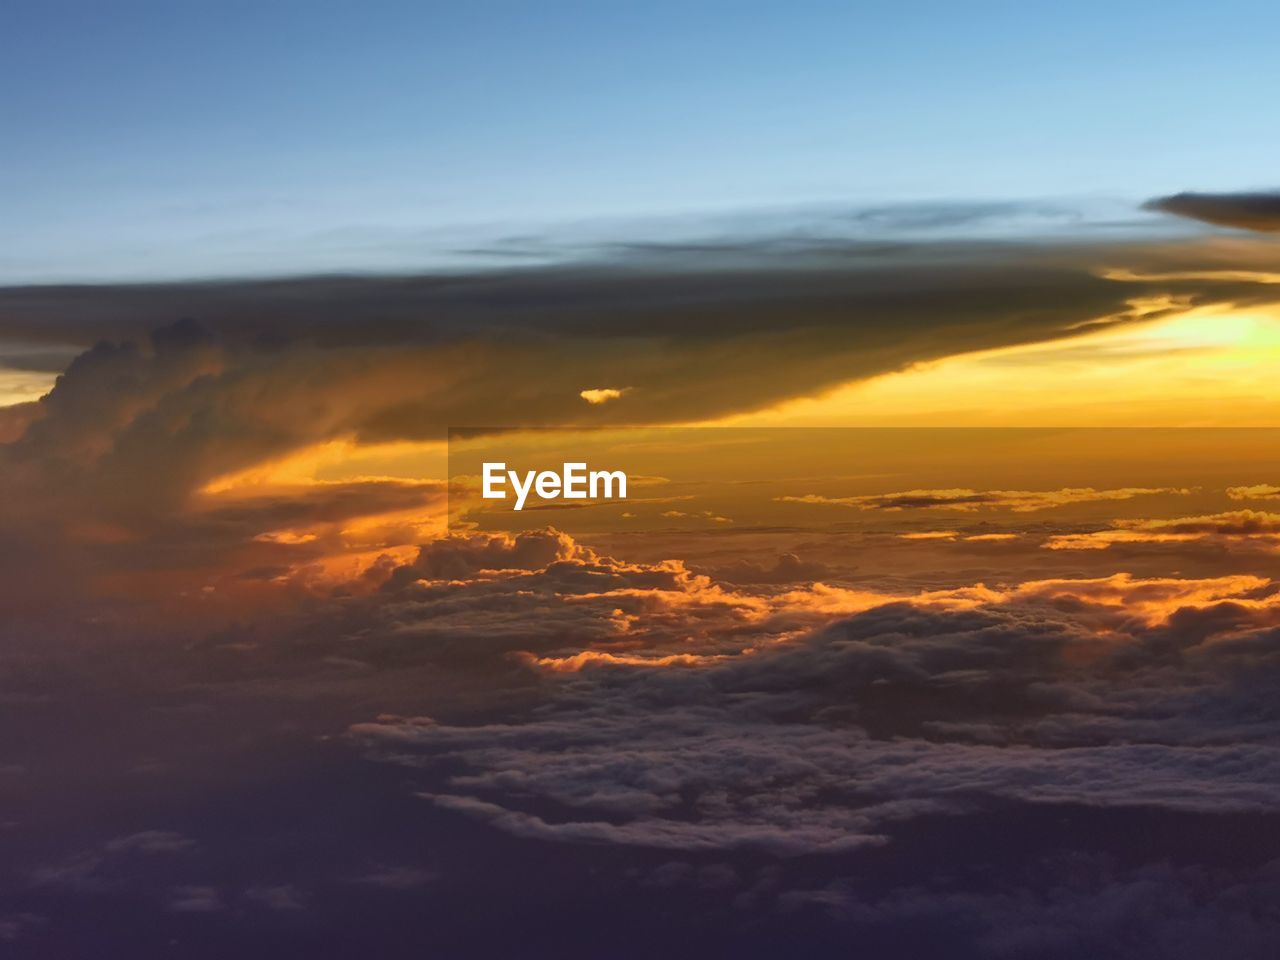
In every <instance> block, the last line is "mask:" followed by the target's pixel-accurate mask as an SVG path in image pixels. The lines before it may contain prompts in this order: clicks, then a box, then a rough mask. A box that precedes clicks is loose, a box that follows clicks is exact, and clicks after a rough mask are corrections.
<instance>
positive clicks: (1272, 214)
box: [1143, 192, 1280, 232]
mask: <svg viewBox="0 0 1280 960" xmlns="http://www.w3.org/2000/svg"><path fill="white" fill-rule="evenodd" d="M1143 206H1144V207H1145V208H1146V209H1148V210H1159V211H1161V212H1163V213H1171V214H1173V215H1174V216H1178V217H1188V218H1190V219H1192V220H1201V221H1204V222H1205V223H1212V224H1216V225H1218V226H1223V227H1236V228H1237V229H1240V230H1256V231H1260V232H1274V231H1276V230H1280V193H1276V192H1256V193H1190V192H1187V193H1175V194H1172V195H1170V196H1167V197H1157V198H1155V199H1154V200H1148V201H1147V202H1146V203H1145V204H1144V205H1143Z"/></svg>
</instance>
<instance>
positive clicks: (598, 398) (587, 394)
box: [578, 387, 631, 405]
mask: <svg viewBox="0 0 1280 960" xmlns="http://www.w3.org/2000/svg"><path fill="white" fill-rule="evenodd" d="M630 389H631V388H630V387H623V388H622V389H621V390H617V389H614V388H613V387H601V388H599V389H593V390H582V391H580V392H579V393H578V396H580V397H581V398H582V399H583V400H585V401H587V403H590V404H592V405H599V404H601V403H608V402H609V401H610V400H617V399H618V398H619V397H621V396H622V395H623V394H624V393H627V392H628V391H629V390H630Z"/></svg>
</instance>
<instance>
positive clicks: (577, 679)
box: [352, 574, 1280, 855]
mask: <svg viewBox="0 0 1280 960" xmlns="http://www.w3.org/2000/svg"><path fill="white" fill-rule="evenodd" d="M1270 586H1271V585H1270V583H1269V581H1267V580H1266V579H1264V578H1259V577H1251V576H1234V577H1221V578H1213V579H1207V580H1179V579H1176V578H1163V579H1160V578H1148V579H1140V578H1134V577H1131V576H1129V575H1125V574H1118V575H1114V576H1111V577H1105V578H1095V579H1084V580H1048V581H1030V582H1026V583H1023V584H1021V585H1018V586H1015V587H1010V588H1007V589H1001V590H993V589H987V588H983V589H978V588H972V589H968V590H960V591H937V592H935V593H932V594H921V595H917V596H916V597H914V598H895V597H892V596H888V595H879V596H869V595H862V594H858V593H857V592H856V591H842V590H838V589H836V588H824V589H823V590H819V589H818V588H817V587H814V588H811V589H808V590H797V591H790V592H788V593H785V594H777V595H773V596H769V597H761V598H759V601H758V602H759V603H760V604H761V605H762V606H763V607H764V610H760V609H756V611H755V612H754V619H755V623H754V626H755V629H756V630H757V632H759V633H769V632H770V631H772V636H773V641H772V642H771V643H766V644H764V645H756V646H755V647H753V648H752V649H751V651H750V652H749V653H739V654H737V655H733V654H732V653H729V652H724V650H723V649H721V652H719V653H712V651H714V650H715V649H717V648H716V647H715V646H714V645H709V644H708V643H707V640H704V641H702V642H700V643H697V644H694V646H693V649H692V650H688V649H681V646H683V644H681V645H680V646H676V645H674V644H673V643H672V642H671V640H672V638H674V637H676V636H680V637H687V636H688V629H689V628H688V627H686V628H685V629H684V630H680V629H679V628H678V627H676V623H678V622H679V621H670V622H668V623H667V624H666V627H667V631H666V634H665V637H666V639H665V641H663V640H658V638H657V637H655V636H654V635H652V634H650V635H648V636H647V637H646V638H645V641H646V645H644V646H638V647H636V648H634V650H633V651H632V652H629V653H627V654H626V655H617V654H614V653H612V652H610V650H609V649H608V646H609V642H608V641H609V640H611V639H613V638H607V639H606V638H601V639H604V640H605V645H604V647H603V648H596V649H588V650H586V651H582V652H580V653H579V654H576V655H573V656H565V657H561V658H554V657H541V658H532V659H531V660H530V664H531V665H532V666H539V667H544V668H548V669H550V670H551V671H553V674H552V675H561V676H564V677H565V678H567V679H565V680H564V681H562V683H563V684H564V686H563V689H562V692H561V697H560V698H557V699H555V700H552V701H551V703H549V704H547V705H546V706H544V708H543V709H542V710H540V711H539V712H538V713H537V714H536V715H533V716H530V717H528V718H525V719H522V720H514V721H504V722H502V723H481V724H477V725H471V726H468V725H456V724H447V723H439V722H435V721H432V720H427V719H413V720H405V719H403V718H384V719H381V720H378V721H375V722H372V723H366V724H358V725H356V726H355V727H353V728H352V736H353V737H355V738H356V739H357V740H358V741H359V742H361V743H363V744H365V745H366V747H367V749H369V750H370V751H371V752H372V754H373V755H374V756H378V757H381V758H384V759H388V760H391V761H395V762H409V763H413V764H415V765H420V766H425V767H428V768H432V767H438V768H440V769H441V770H442V771H443V770H452V771H454V772H452V773H447V774H446V773H442V774H441V776H442V778H443V779H442V781H441V783H440V786H439V787H438V788H437V789H433V790H432V791H430V792H429V793H428V794H427V795H426V799H428V800H430V801H431V802H432V803H433V804H435V805H436V806H437V807H440V808H444V809H447V810H451V811H455V812H458V813H461V814H464V815H466V816H468V817H471V818H473V819H478V820H480V821H482V822H485V823H488V824H491V825H492V826H494V827H496V828H499V829H501V830H504V831H506V832H509V833H512V834H515V835H517V836H521V837H529V838H541V839H558V840H565V841H572V842H579V843H608V844H620V845H627V846H649V847H658V848H669V849H687V850H707V849H717V848H747V849H758V850H764V851H769V852H772V853H774V854H783V855H787V854H798V853H816V852H823V851H827V852H831V851H836V850H841V849H851V848H858V847H861V846H865V845H868V844H871V845H874V844H879V843H883V842H885V840H886V838H887V837H888V836H889V835H890V834H891V833H892V831H893V825H894V824H895V823H899V822H901V821H902V820H904V819H910V818H913V817H917V816H919V815H921V814H923V813H926V812H930V811H946V810H951V811H963V810H968V809H972V808H973V807H974V806H975V805H977V806H981V805H983V804H985V803H988V802H991V801H993V800H1005V801H1016V802H1021V803H1031V804H1041V803H1053V804H1084V805H1089V806H1103V807H1110V806H1116V807H1133V806H1149V807H1160V808H1164V809H1169V810H1183V811H1193V812H1195V811H1204V812H1209V811H1231V810H1234V811H1252V812H1260V811H1266V812H1280V806H1278V805H1277V801H1276V799H1275V798H1276V797H1277V796H1280V791H1278V790H1277V787H1278V786H1280V752H1277V750H1276V748H1275V746H1274V744H1273V743H1272V740H1273V735H1274V732H1275V731H1274V723H1273V721H1266V720H1263V721H1261V722H1255V721H1254V719H1252V713H1253V711H1254V710H1255V709H1256V708H1257V705H1258V704H1260V703H1261V702H1262V700H1263V699H1265V697H1266V696H1270V695H1273V694H1274V692H1275V691H1276V690H1277V689H1278V688H1277V685H1276V684H1277V682H1280V673H1277V672H1276V671H1275V670H1274V668H1273V667H1271V666H1268V667H1266V670H1265V672H1263V673H1259V672H1258V671H1259V666H1260V665H1262V664H1271V663H1280V658H1274V659H1273V660H1267V659H1266V658H1265V656H1264V655H1263V654H1261V653H1260V652H1259V650H1258V645H1262V648H1263V649H1267V650H1269V649H1270V648H1269V646H1268V645H1269V644H1271V643H1273V642H1274V641H1272V640H1268V639H1267V636H1268V635H1267V634H1266V633H1265V629H1266V628H1267V625H1268V624H1274V623H1275V622H1276V617H1275V616H1274V613H1275V611H1276V610H1277V607H1276V604H1275V602H1274V600H1273V596H1274V594H1271V593H1269V592H1268V591H1269V590H1270ZM566 599H567V598H566ZM809 599H815V600H820V601H825V602H823V603H820V604H819V606H820V607H821V608H822V611H823V613H824V614H825V615H826V616H827V617H828V618H829V617H830V616H833V615H836V614H837V613H838V612H839V611H840V609H841V605H842V604H843V605H844V609H852V610H856V611H858V612H855V613H854V614H853V615H852V616H849V617H847V618H846V619H842V620H838V621H837V622H835V623H831V624H829V625H828V626H825V627H822V628H821V629H818V630H817V631H815V632H812V633H810V634H809V635H808V636H807V637H803V638H797V637H796V636H795V634H794V630H793V629H791V628H794V626H795V624H796V622H797V621H794V620H788V617H787V615H786V613H785V611H784V608H793V609H794V608H798V607H801V606H802V605H803V603H804V601H806V600H809ZM1250 611H1253V613H1254V614H1256V615H1257V616H1256V617H1253V618H1251V617H1250ZM684 612H685V613H686V614H689V613H692V612H693V611H692V610H689V609H686V610H685V611H684ZM695 616H700V613H699V614H695ZM1260 630H1261V631H1263V632H1260ZM707 639H708V640H709V639H712V638H707ZM655 640H658V643H657V644H655V642H654V641H655ZM739 642H741V638H739ZM1242 643H1243V644H1245V645H1244V646H1243V647H1241V646H1240V644H1242ZM695 654H696V655H695ZM1246 664H1248V666H1246ZM672 667H685V668H686V669H674V670H673V669H671V668H672ZM1248 684H1252V685H1253V689H1254V690H1255V693H1254V694H1249V695H1244V694H1243V693H1242V692H1241V691H1242V689H1243V688H1244V685H1248ZM1175 716H1176V717H1177V718H1178V720H1177V722H1171V721H1170V720H1169V718H1170V717H1175Z"/></svg>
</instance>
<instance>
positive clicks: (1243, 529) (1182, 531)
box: [1042, 488, 1280, 550]
mask: <svg viewBox="0 0 1280 960" xmlns="http://www.w3.org/2000/svg"><path fill="white" fill-rule="evenodd" d="M1251 489H1254V488H1251ZM1232 499H1236V500H1239V499H1244V498H1243V497H1239V496H1235V497H1232ZM1200 542H1217V543H1228V544H1231V543H1241V542H1243V543H1246V544H1253V545H1259V546H1262V547H1263V548H1265V549H1275V548H1276V547H1277V546H1280V514H1275V513H1266V512H1262V511H1258V510H1234V511H1227V512H1223V513H1215V514H1209V515H1206V516H1201V517H1176V518H1173V519H1154V520H1149V519H1138V520H1116V521H1113V522H1112V525H1111V529H1108V530H1095V531H1090V532H1086V533H1064V534H1055V535H1053V536H1050V537H1048V538H1047V539H1046V540H1045V541H1044V543H1043V544H1042V546H1043V547H1045V548H1046V549H1049V550H1106V549H1108V548H1110V547H1112V546H1115V545H1119V544H1185V543H1200Z"/></svg>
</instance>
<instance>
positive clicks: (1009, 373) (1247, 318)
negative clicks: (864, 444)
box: [720, 302, 1280, 426]
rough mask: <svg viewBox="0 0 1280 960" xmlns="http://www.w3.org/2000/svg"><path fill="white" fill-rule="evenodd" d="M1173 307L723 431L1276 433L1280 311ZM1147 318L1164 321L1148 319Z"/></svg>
mask: <svg viewBox="0 0 1280 960" xmlns="http://www.w3.org/2000/svg"><path fill="white" fill-rule="evenodd" d="M1168 307H1169V304H1168V303H1167V302H1135V303H1134V304H1133V307H1132V310H1131V311H1130V313H1129V315H1128V316H1129V320H1128V322H1123V323H1115V322H1111V321H1110V320H1109V321H1105V322H1102V321H1100V322H1098V323H1096V324H1089V325H1083V326H1082V327H1081V328H1080V329H1081V330H1082V332H1081V333H1080V334H1079V335H1078V336H1074V337H1071V338H1068V339H1064V340H1060V341H1055V342H1050V343H1037V344H1030V345H1025V346H1017V347H1006V348H1001V349H998V350H987V351H982V352H978V353H971V354H964V355H960V356H955V357H949V358H946V359H944V360H939V361H936V362H933V363H926V364H919V365H916V366H913V367H911V368H909V369H907V370H903V371H901V372H898V373H892V374H887V375H885V376H882V377H877V378H875V379H872V380H869V381H865V382H859V383H852V384H848V385H846V386H843V387H840V388H837V389H836V390H834V391H831V392H830V393H828V394H826V395H824V396H821V397H814V398H807V399H801V400H793V401H789V402H786V403H783V404H780V405H779V406H776V407H774V408H772V409H770V410H767V411H762V412H759V413H754V414H747V415H739V416H735V417H731V418H728V419H726V420H723V421H720V424H721V425H733V426H836V425H864V426H922V425H932V426H947V425H952V426H954V425H956V424H964V425H966V426H1276V425H1280V379H1278V378H1277V377H1276V376H1275V370H1276V369H1277V364H1280V306H1275V305H1263V306H1250V307H1248V308H1247V309H1246V308H1236V307H1234V306H1233V305H1231V304H1218V305H1213V306H1206V307H1197V308H1192V309H1182V310H1181V311H1180V312H1175V313H1174V314H1173V315H1168V314H1167V312H1166V311H1167V308H1168ZM1151 315H1154V316H1157V317H1159V319H1154V320H1144V319H1141V318H1142V317H1146V316H1151ZM1134 318H1138V319H1136V320H1135V319H1134Z"/></svg>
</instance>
